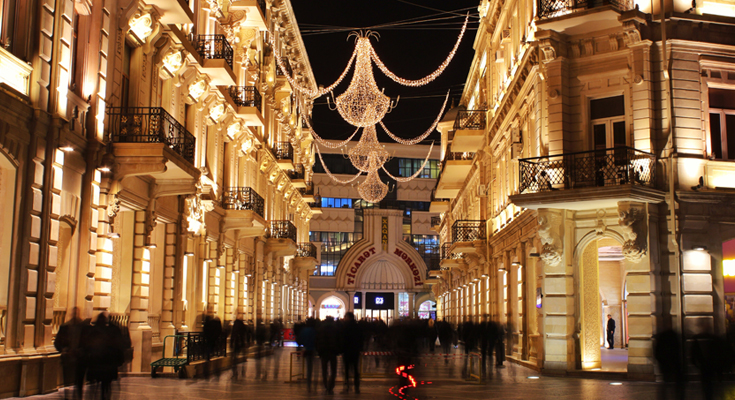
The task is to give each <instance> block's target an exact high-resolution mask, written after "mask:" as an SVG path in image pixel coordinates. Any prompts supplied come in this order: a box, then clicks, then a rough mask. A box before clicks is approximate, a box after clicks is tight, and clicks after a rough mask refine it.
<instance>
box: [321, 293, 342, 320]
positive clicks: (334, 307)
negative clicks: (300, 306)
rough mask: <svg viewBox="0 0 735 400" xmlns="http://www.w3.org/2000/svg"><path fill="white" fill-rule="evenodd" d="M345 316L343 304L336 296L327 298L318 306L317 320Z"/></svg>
mask: <svg viewBox="0 0 735 400" xmlns="http://www.w3.org/2000/svg"><path fill="white" fill-rule="evenodd" d="M344 316H345V303H344V302H343V301H342V299H340V298H339V297H337V296H329V297H327V298H326V299H324V300H323V301H322V304H321V305H320V306H319V319H321V320H324V319H326V318H327V317H332V318H334V319H338V318H342V317H344Z"/></svg>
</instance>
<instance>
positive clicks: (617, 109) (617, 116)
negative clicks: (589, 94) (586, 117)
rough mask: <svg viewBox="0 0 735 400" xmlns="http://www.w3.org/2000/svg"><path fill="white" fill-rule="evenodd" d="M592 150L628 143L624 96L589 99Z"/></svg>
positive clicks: (622, 145)
mask: <svg viewBox="0 0 735 400" xmlns="http://www.w3.org/2000/svg"><path fill="white" fill-rule="evenodd" d="M590 120H591V122H592V144H593V150H604V149H610V148H613V147H624V146H627V145H628V141H627V138H626V134H625V98H624V96H615V97H607V98H604V99H595V100H591V101H590Z"/></svg>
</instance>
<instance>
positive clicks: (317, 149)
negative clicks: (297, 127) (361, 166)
mask: <svg viewBox="0 0 735 400" xmlns="http://www.w3.org/2000/svg"><path fill="white" fill-rule="evenodd" d="M314 147H316V154H317V155H319V161H321V163H322V167H324V171H326V172H327V175H329V177H330V178H332V180H333V181H335V182H337V183H341V184H348V183H352V182H354V181H355V180H357V178H359V177H360V175H362V172H361V171H358V172H357V175H355V176H353V177H352V178H351V179H347V180H342V179H339V178H337V177H336V176H334V174H332V171H330V170H329V168H327V164H326V163H325V162H324V159H323V158H322V152H321V151H320V150H319V146H318V145H315V146H314Z"/></svg>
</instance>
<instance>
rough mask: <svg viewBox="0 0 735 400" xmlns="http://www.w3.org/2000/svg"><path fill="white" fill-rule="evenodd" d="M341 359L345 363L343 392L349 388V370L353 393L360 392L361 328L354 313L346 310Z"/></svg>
mask: <svg viewBox="0 0 735 400" xmlns="http://www.w3.org/2000/svg"><path fill="white" fill-rule="evenodd" d="M342 343H343V345H342V360H343V361H344V364H345V389H344V393H348V392H349V390H350V370H353V374H354V386H355V393H360V353H361V352H362V343H363V337H362V330H361V329H360V327H359V326H358V325H357V321H355V314H353V313H352V312H348V313H347V314H345V319H344V325H343V327H342Z"/></svg>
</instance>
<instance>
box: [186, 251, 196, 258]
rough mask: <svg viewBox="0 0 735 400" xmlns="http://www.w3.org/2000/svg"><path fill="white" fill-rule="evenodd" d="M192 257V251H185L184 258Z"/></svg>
mask: <svg viewBox="0 0 735 400" xmlns="http://www.w3.org/2000/svg"><path fill="white" fill-rule="evenodd" d="M193 255H194V252H193V251H187V252H186V253H184V257H187V256H193Z"/></svg>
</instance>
